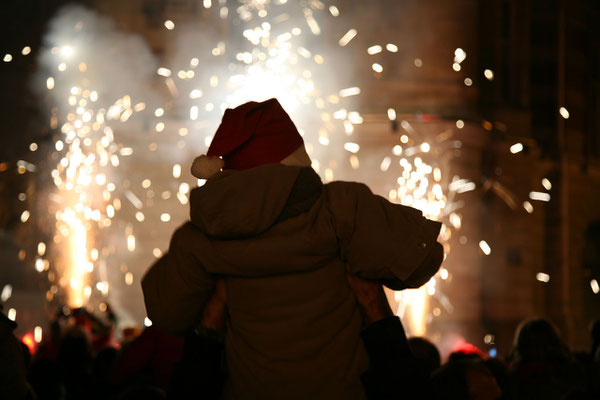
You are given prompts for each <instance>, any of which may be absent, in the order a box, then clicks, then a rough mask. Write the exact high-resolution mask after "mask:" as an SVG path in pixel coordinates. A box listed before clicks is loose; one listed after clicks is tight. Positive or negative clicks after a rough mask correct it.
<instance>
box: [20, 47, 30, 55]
mask: <svg viewBox="0 0 600 400" xmlns="http://www.w3.org/2000/svg"><path fill="white" fill-rule="evenodd" d="M29 53H31V47H29V46H25V47H23V50H21V54H23V55H24V56H26V55H28V54H29Z"/></svg>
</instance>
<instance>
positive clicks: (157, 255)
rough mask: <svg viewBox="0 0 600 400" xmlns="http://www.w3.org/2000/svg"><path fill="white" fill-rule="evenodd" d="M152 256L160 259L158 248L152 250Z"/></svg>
mask: <svg viewBox="0 0 600 400" xmlns="http://www.w3.org/2000/svg"><path fill="white" fill-rule="evenodd" d="M152 255H153V256H154V257H156V258H160V257H161V256H162V251H161V250H160V249H159V248H158V247H155V248H154V249H152Z"/></svg>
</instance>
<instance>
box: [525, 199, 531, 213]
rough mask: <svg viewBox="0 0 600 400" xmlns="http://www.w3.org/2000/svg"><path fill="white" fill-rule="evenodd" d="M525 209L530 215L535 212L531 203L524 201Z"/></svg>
mask: <svg viewBox="0 0 600 400" xmlns="http://www.w3.org/2000/svg"><path fill="white" fill-rule="evenodd" d="M523 208H524V209H525V211H527V212H528V213H529V214H531V213H532V212H533V206H532V205H531V203H530V202H528V201H524V202H523Z"/></svg>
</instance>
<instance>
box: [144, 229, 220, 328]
mask: <svg viewBox="0 0 600 400" xmlns="http://www.w3.org/2000/svg"><path fill="white" fill-rule="evenodd" d="M202 240H206V238H205V237H204V234H203V233H202V232H200V231H199V230H197V229H196V228H194V227H193V226H192V224H191V223H190V222H188V223H186V224H184V225H183V226H181V227H180V228H179V229H177V230H176V231H175V233H174V234H173V237H172V238H171V243H170V245H169V251H168V252H167V253H166V254H165V255H164V256H162V257H161V258H160V259H159V260H158V261H157V262H156V263H154V265H152V267H150V269H149V270H148V272H146V275H145V276H144V278H143V279H142V290H143V292H144V302H145V304H146V312H147V314H148V318H150V320H151V321H152V323H153V324H156V326H158V327H159V328H161V329H162V330H164V331H165V332H168V333H172V334H178V335H181V334H184V333H185V331H186V330H187V329H189V328H190V327H191V326H192V325H193V324H194V323H196V322H197V321H198V319H199V318H200V316H201V313H202V309H203V307H204V305H205V303H206V301H207V300H208V298H209V297H210V296H211V295H212V292H213V291H214V287H215V278H214V277H213V276H211V275H210V274H209V273H208V272H206V270H205V269H204V268H203V266H202V264H201V263H200V261H199V257H198V256H199V254H198V253H197V252H198V248H199V246H198V243H199V242H200V241H202Z"/></svg>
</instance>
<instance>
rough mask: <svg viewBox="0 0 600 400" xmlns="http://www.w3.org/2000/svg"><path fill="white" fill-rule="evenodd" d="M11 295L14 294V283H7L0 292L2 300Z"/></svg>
mask: <svg viewBox="0 0 600 400" xmlns="http://www.w3.org/2000/svg"><path fill="white" fill-rule="evenodd" d="M10 296H12V285H11V284H9V283H7V284H6V285H4V287H3V288H2V293H0V300H1V301H2V302H6V300H8V299H10Z"/></svg>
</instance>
